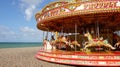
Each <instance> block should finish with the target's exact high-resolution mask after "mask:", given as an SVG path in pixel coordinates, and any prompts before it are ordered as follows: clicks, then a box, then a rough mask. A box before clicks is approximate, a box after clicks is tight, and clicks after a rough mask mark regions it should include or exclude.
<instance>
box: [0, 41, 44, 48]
mask: <svg viewBox="0 0 120 67" xmlns="http://www.w3.org/2000/svg"><path fill="white" fill-rule="evenodd" d="M40 46H42V42H0V49H1V48H21V47H40Z"/></svg>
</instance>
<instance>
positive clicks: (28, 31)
mask: <svg viewBox="0 0 120 67" xmlns="http://www.w3.org/2000/svg"><path fill="white" fill-rule="evenodd" d="M20 31H21V34H22V35H21V37H23V38H24V39H26V40H29V41H42V38H43V33H42V31H39V30H36V29H33V28H30V27H28V26H25V27H22V28H20Z"/></svg>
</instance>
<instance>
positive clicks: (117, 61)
mask: <svg viewBox="0 0 120 67" xmlns="http://www.w3.org/2000/svg"><path fill="white" fill-rule="evenodd" d="M35 57H36V58H37V59H39V60H44V61H48V62H53V63H59V64H68V65H80V66H120V52H119V51H114V52H88V53H86V52H81V51H65V50H64V51H63V50H44V49H43V48H41V49H40V51H39V52H38V53H37V54H36V56H35Z"/></svg>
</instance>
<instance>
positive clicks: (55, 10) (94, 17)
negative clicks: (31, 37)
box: [35, 0, 120, 32]
mask: <svg viewBox="0 0 120 67" xmlns="http://www.w3.org/2000/svg"><path fill="white" fill-rule="evenodd" d="M73 1H75V2H73V3H71V2H54V3H51V4H49V5H47V6H46V7H45V8H44V9H43V10H42V11H41V12H38V13H36V15H35V17H36V20H37V27H38V29H40V30H44V31H58V32H60V31H61V30H64V32H75V25H77V31H78V32H81V31H82V30H83V29H84V28H94V27H95V25H96V24H97V23H99V26H100V28H101V29H111V30H114V31H116V30H120V1H119V0H113V1H111V0H89V1H88V0H86V1H84V2H83V1H82V0H73ZM51 5H52V6H54V7H52V8H51V7H50V6H51Z"/></svg>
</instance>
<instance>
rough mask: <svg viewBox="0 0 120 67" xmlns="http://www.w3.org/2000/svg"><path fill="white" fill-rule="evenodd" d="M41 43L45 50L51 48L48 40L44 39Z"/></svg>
mask: <svg viewBox="0 0 120 67" xmlns="http://www.w3.org/2000/svg"><path fill="white" fill-rule="evenodd" d="M43 45H44V49H45V50H50V49H52V46H51V44H50V42H49V41H48V40H46V39H45V40H44V41H43Z"/></svg>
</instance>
